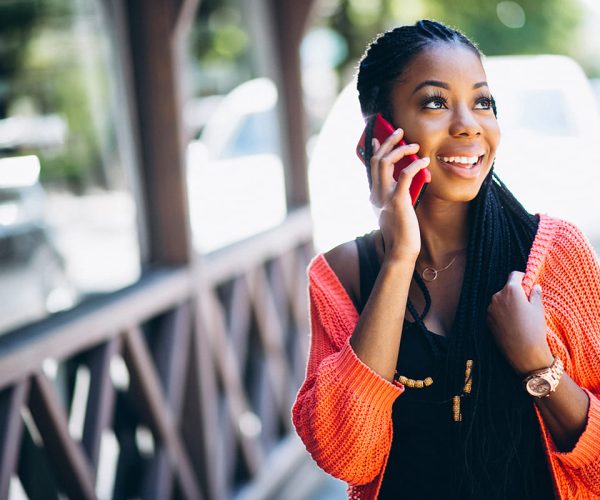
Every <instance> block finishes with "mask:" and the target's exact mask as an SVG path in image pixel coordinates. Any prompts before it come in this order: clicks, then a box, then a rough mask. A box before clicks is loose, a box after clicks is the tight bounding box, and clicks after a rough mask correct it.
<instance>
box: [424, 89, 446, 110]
mask: <svg viewBox="0 0 600 500" xmlns="http://www.w3.org/2000/svg"><path fill="white" fill-rule="evenodd" d="M446 103H447V101H446V98H445V97H444V96H443V95H442V94H441V93H437V92H436V93H434V94H430V95H426V96H425V97H424V98H423V99H421V107H422V108H424V109H444V108H445V107H446Z"/></svg>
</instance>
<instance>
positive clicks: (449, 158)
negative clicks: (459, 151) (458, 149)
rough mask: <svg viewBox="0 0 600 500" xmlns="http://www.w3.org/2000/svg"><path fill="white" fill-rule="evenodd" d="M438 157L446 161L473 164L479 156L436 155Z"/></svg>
mask: <svg viewBox="0 0 600 500" xmlns="http://www.w3.org/2000/svg"><path fill="white" fill-rule="evenodd" d="M438 159H440V160H442V161H444V162H446V163H462V164H463V165H474V164H475V163H477V161H478V160H479V156H438Z"/></svg>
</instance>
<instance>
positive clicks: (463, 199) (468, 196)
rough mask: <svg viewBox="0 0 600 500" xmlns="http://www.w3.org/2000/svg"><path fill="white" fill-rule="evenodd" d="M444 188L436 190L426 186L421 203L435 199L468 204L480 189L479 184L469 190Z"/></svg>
mask: <svg viewBox="0 0 600 500" xmlns="http://www.w3.org/2000/svg"><path fill="white" fill-rule="evenodd" d="M444 188H445V189H439V190H438V189H435V187H434V186H431V185H430V186H428V187H427V189H426V190H425V193H424V194H423V202H425V203H427V201H428V200H432V199H436V200H440V201H447V202H451V203H468V202H470V201H473V200H474V199H475V198H476V197H477V195H478V194H479V190H480V189H481V184H479V185H478V186H476V187H471V188H470V189H469V188H463V189H448V187H447V186H444Z"/></svg>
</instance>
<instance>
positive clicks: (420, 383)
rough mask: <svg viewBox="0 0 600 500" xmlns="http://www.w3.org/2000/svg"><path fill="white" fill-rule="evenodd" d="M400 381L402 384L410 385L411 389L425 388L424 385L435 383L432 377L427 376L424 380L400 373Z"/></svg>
mask: <svg viewBox="0 0 600 500" xmlns="http://www.w3.org/2000/svg"><path fill="white" fill-rule="evenodd" d="M398 382H400V383H401V384H402V385H405V386H407V387H410V388H411V389H423V388H424V387H429V386H430V385H431V384H433V379H432V378H431V377H427V378H425V379H423V380H414V379H412V378H408V377H405V376H404V375H400V376H399V377H398Z"/></svg>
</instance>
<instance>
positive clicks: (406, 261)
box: [381, 252, 419, 272]
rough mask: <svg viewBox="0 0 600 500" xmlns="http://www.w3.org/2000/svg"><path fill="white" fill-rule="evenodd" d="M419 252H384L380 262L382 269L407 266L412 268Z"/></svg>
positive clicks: (405, 267)
mask: <svg viewBox="0 0 600 500" xmlns="http://www.w3.org/2000/svg"><path fill="white" fill-rule="evenodd" d="M418 256H419V254H418V253H417V254H414V255H413V254H411V253H409V252H406V253H405V252H399V253H397V254H392V253H386V254H385V255H384V256H383V262H382V263H381V267H382V270H383V268H386V269H404V270H406V269H407V268H410V269H411V272H412V270H413V269H414V268H415V265H416V262H417V257H418Z"/></svg>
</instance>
